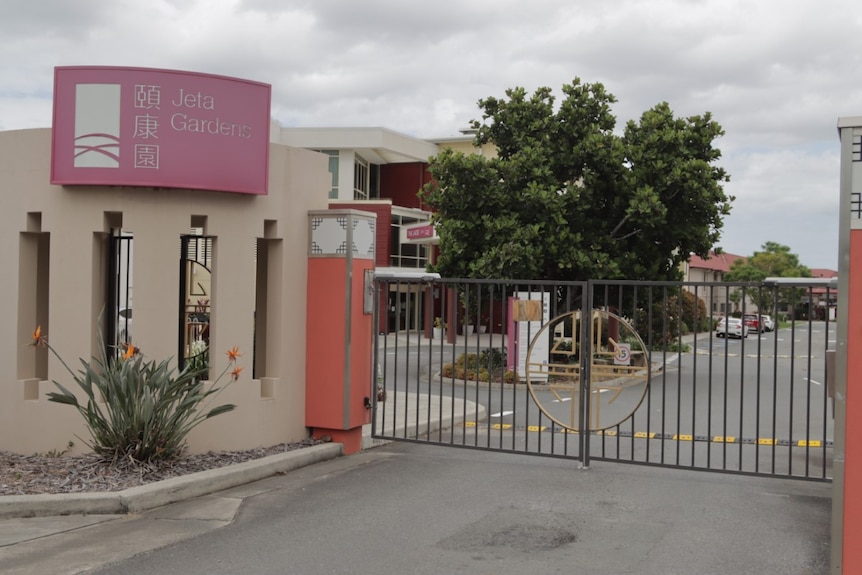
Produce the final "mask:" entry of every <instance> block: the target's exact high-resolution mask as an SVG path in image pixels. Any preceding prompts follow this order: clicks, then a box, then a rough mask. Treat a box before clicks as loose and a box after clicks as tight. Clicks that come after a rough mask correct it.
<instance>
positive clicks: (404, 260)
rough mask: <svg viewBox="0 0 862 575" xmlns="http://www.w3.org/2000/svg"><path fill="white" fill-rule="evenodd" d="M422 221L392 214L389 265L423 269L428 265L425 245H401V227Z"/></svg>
mask: <svg viewBox="0 0 862 575" xmlns="http://www.w3.org/2000/svg"><path fill="white" fill-rule="evenodd" d="M418 221H421V220H418V219H417V218H411V217H409V216H402V215H399V214H394V213H393V214H392V227H391V232H390V233H391V236H390V240H391V241H390V244H389V245H390V246H391V248H390V252H391V253H390V256H389V265H391V266H394V267H400V268H421V269H425V267H426V266H427V265H428V249H429V247H428V246H427V245H425V244H413V243H403V244H402V243H401V227H402V226H406V225H409V224H415V223H416V222H418Z"/></svg>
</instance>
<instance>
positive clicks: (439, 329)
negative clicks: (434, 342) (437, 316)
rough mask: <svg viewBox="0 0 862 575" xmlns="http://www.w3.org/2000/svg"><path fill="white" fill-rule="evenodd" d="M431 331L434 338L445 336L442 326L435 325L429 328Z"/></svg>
mask: <svg viewBox="0 0 862 575" xmlns="http://www.w3.org/2000/svg"><path fill="white" fill-rule="evenodd" d="M431 333H432V335H433V336H434V339H443V338H444V337H445V336H446V329H445V328H442V327H435V328H432V329H431Z"/></svg>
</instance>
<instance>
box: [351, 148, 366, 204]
mask: <svg viewBox="0 0 862 575" xmlns="http://www.w3.org/2000/svg"><path fill="white" fill-rule="evenodd" d="M368 175H369V170H368V161H367V160H366V159H365V158H363V157H362V156H360V155H359V154H356V160H355V161H354V162H353V199H354V200H367V199H368V188H369V185H368V181H369V178H368Z"/></svg>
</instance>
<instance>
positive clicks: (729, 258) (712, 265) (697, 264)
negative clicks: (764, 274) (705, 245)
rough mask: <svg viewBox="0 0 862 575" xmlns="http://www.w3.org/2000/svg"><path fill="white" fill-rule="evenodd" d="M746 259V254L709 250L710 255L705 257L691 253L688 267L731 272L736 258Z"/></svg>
mask: <svg viewBox="0 0 862 575" xmlns="http://www.w3.org/2000/svg"><path fill="white" fill-rule="evenodd" d="M745 259H747V258H746V257H745V256H738V255H736V254H729V253H724V252H723V253H720V254H715V253H713V252H709V257H708V258H705V259H704V258H702V257H700V256H697V255H694V254H691V258H690V259H689V260H688V267H690V268H700V269H707V270H713V271H718V272H729V271H730V266H731V265H733V262H735V261H736V260H745Z"/></svg>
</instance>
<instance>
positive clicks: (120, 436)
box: [32, 328, 242, 463]
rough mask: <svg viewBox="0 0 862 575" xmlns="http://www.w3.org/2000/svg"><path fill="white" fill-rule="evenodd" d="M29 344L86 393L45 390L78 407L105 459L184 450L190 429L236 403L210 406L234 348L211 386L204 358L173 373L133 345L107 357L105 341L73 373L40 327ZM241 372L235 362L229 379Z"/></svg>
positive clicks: (145, 459)
mask: <svg viewBox="0 0 862 575" xmlns="http://www.w3.org/2000/svg"><path fill="white" fill-rule="evenodd" d="M32 345H34V346H44V347H47V348H48V349H49V350H50V351H51V353H53V354H54V356H56V357H57V359H59V360H60V362H61V363H62V364H63V366H64V367H65V368H66V369H67V370H68V371H69V373H70V374H71V375H72V378H73V379H74V380H75V383H76V384H77V385H78V387H80V388H81V390H83V392H84V393H85V394H86V396H87V401H86V404H82V403H81V402H79V400H78V397H77V396H76V395H75V394H74V393H72V392H71V391H69V390H68V389H66V388H65V387H64V386H63V385H61V384H60V383H59V382H57V381H54V385H56V386H57V388H58V389H59V391H58V392H51V393H49V394H48V400H49V401H53V402H55V403H60V404H64V405H71V406H73V407H74V408H75V409H77V410H78V412H79V413H80V414H81V416H82V417H83V418H84V423H85V424H86V426H87V429H88V431H89V432H90V435H91V437H92V441H87V440H83V439H82V441H84V443H85V444H86V445H87V446H88V447H90V449H92V450H93V451H94V452H95V453H97V454H98V455H100V456H102V457H103V458H105V459H107V460H112V461H114V462H117V461H119V460H121V459H132V460H134V461H136V462H140V463H152V462H154V461H156V460H166V459H172V458H176V457H178V456H179V455H181V453H182V452H183V450H184V449H185V445H186V443H185V439H186V436H187V435H188V433H189V432H190V431H191V430H192V429H194V428H195V427H196V426H197V425H199V424H200V423H202V422H203V421H205V420H206V419H209V418H210V417H215V416H216V415H220V414H222V413H227V412H229V411H232V410H233V409H234V408H235V407H236V406H234V405H231V404H225V405H219V406H216V407H212V408H208V407H209V405H210V404H211V403H212V401H213V400H214V399H215V398H216V396H217V395H218V394H219V393H220V392H221V391H222V390H223V389H224V386H222V387H220V386H219V385H218V383H219V381H220V380H221V379H222V377H224V376H225V375H226V374H228V370H230V369H231V368H232V367H233V366H234V363H235V362H236V359H237V358H238V357H239V356H240V353H239V351H238V350H237V348H233V349H232V350H229V351H228V352H227V356H228V359H229V361H228V364H227V365H226V367H225V368H224V370H223V371H222V372H221V374H220V375H219V377H218V378H217V379H216V380H215V382H214V383H213V384H211V385H209V384H205V383H204V379H203V376H204V374H206V372H207V371H208V369H209V366H208V365H206V363H204V362H191V363H190V364H189V365H188V366H187V367H186V368H185V369H183V370H182V371H181V372H179V373H177V371H176V370H175V369H174V368H171V367H169V360H164V361H161V362H156V361H155V360H148V361H145V360H144V357H143V355H142V354H141V353H140V350H139V349H138V348H136V347H134V346H133V345H131V344H126V345H125V346H124V350H125V353H124V354H123V355H122V357H120V358H116V357H113V356H110V357H109V355H108V352H107V349H106V347H105V346H104V344H103V345H102V346H101V348H102V353H101V357H100V358H92V359H91V360H90V361H89V362H88V361H84V360H83V359H81V360H80V361H81V365H82V366H83V369H81V370H79V371H78V372H77V373H75V372H73V371H72V370H71V369H70V368H69V366H68V365H67V364H66V362H65V361H63V358H62V357H60V355H59V354H58V353H57V352H56V351H55V350H54V348H53V347H51V346H50V345H48V340H47V338H46V337H44V336H43V335H42V334H41V328H37V330H36V332H35V333H34V334H33V342H32ZM241 371H242V368H241V367H233V370H232V371H231V372H230V373H229V376H230V380H231V381H233V380H236V379H238V378H239V374H240V372H241Z"/></svg>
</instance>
